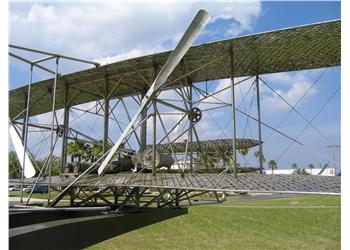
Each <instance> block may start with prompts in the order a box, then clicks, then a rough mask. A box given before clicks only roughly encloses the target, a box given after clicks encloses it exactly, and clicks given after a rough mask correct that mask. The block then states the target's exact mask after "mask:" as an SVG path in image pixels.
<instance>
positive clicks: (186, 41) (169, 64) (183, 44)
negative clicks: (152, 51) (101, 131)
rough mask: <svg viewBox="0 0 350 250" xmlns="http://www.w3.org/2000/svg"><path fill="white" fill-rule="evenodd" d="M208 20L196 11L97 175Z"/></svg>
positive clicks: (206, 13)
mask: <svg viewBox="0 0 350 250" xmlns="http://www.w3.org/2000/svg"><path fill="white" fill-rule="evenodd" d="M209 18H210V16H209V13H208V12H206V11H205V10H200V11H198V13H197V15H196V16H195V18H194V19H193V21H192V23H191V24H190V26H189V27H188V29H187V30H186V32H185V34H184V35H183V37H182V38H181V40H180V42H179V43H178V45H177V46H176V48H175V49H174V50H173V52H172V53H171V54H170V56H169V58H168V60H167V61H166V63H165V64H164V66H163V68H162V69H161V70H160V72H159V74H158V75H157V77H156V79H155V80H154V82H153V84H152V85H151V87H150V88H149V90H148V91H147V94H146V95H145V97H144V98H143V99H142V102H141V105H140V107H139V109H138V110H137V112H136V114H135V115H134V117H133V119H132V120H131V121H130V123H129V124H128V126H127V127H126V129H125V130H124V131H123V133H122V135H121V136H120V137H119V139H118V141H117V142H116V143H115V144H114V146H113V147H112V148H111V150H110V152H109V154H108V155H107V156H106V158H105V159H104V161H103V162H102V164H101V166H100V167H99V168H98V174H99V175H101V174H103V171H104V169H105V167H106V165H107V163H108V162H109V161H110V160H111V158H112V157H113V155H114V153H115V152H116V151H117V150H118V148H119V146H120V144H121V143H122V142H123V140H124V139H125V138H126V137H127V135H128V134H129V132H130V130H131V128H132V126H133V125H134V123H135V122H136V120H137V118H138V116H139V115H140V114H141V112H142V110H143V109H144V108H145V107H146V106H147V105H148V104H149V102H150V101H151V100H152V98H153V97H154V95H155V94H156V92H157V91H158V90H159V89H160V88H161V87H162V86H163V84H164V83H165V82H166V81H167V79H168V77H169V76H170V74H171V73H172V72H173V70H174V69H175V67H176V66H177V65H178V63H179V62H180V61H181V59H182V58H183V56H184V55H185V54H186V52H187V50H188V49H189V48H190V47H191V45H192V43H193V42H194V41H195V40H196V38H197V37H198V35H199V33H200V32H201V30H202V29H203V28H204V26H205V25H206V24H207V23H208V21H209Z"/></svg>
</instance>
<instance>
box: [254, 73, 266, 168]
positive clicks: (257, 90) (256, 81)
mask: <svg viewBox="0 0 350 250" xmlns="http://www.w3.org/2000/svg"><path fill="white" fill-rule="evenodd" d="M255 83H256V103H257V108H258V129H259V172H260V174H262V173H263V168H264V162H263V157H264V154H263V147H262V141H261V114H260V91H259V75H257V76H256V80H255Z"/></svg>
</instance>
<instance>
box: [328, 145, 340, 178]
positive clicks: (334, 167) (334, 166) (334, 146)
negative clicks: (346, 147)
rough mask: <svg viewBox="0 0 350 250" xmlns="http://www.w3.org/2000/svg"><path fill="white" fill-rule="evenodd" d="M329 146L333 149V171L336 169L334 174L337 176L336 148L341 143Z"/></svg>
mask: <svg viewBox="0 0 350 250" xmlns="http://www.w3.org/2000/svg"><path fill="white" fill-rule="evenodd" d="M327 148H331V149H333V171H334V176H336V165H335V149H336V148H340V145H335V144H333V145H329V146H327Z"/></svg>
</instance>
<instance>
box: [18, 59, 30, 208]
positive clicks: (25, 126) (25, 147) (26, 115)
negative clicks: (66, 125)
mask: <svg viewBox="0 0 350 250" xmlns="http://www.w3.org/2000/svg"><path fill="white" fill-rule="evenodd" d="M32 80H33V64H30V73H29V84H28V91H27V98H26V101H27V107H26V112H25V116H24V118H23V120H24V125H23V126H24V127H23V129H24V131H23V133H22V135H23V147H24V152H23V166H22V175H21V197H20V203H21V204H23V181H24V170H25V167H26V152H27V139H28V119H29V108H30V94H31V86H32Z"/></svg>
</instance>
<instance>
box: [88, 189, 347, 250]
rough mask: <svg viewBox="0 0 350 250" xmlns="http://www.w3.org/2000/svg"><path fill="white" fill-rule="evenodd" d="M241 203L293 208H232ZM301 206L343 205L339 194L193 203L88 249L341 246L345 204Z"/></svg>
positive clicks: (319, 247)
mask: <svg viewBox="0 0 350 250" xmlns="http://www.w3.org/2000/svg"><path fill="white" fill-rule="evenodd" d="M240 205H242V206H243V205H244V206H281V205H282V206H291V208H258V207H256V208H235V207H230V206H240ZM218 206H219V207H218ZM298 206H340V197H339V196H326V195H304V196H298V197H289V198H283V199H272V200H260V201H245V202H240V201H228V202H224V203H222V204H208V205H196V206H189V207H188V214H187V215H183V216H180V217H176V218H172V219H169V220H166V221H162V222H160V223H157V224H153V225H150V226H147V227H144V228H141V229H138V230H135V231H131V232H129V233H126V234H123V235H120V236H117V237H114V238H111V239H109V240H106V241H103V242H101V243H99V244H96V245H94V246H91V247H90V248H89V249H340V207H327V208H295V207H298Z"/></svg>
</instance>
